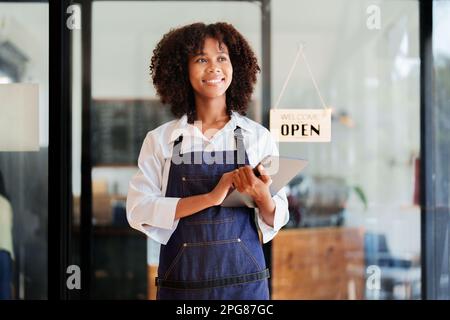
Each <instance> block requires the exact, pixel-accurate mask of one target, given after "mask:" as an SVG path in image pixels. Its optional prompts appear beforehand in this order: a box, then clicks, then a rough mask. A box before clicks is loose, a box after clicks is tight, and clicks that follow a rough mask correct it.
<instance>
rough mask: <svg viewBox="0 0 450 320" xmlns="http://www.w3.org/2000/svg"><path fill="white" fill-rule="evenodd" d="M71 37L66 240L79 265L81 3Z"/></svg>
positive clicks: (72, 260)
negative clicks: (69, 214) (68, 237)
mask: <svg viewBox="0 0 450 320" xmlns="http://www.w3.org/2000/svg"><path fill="white" fill-rule="evenodd" d="M71 18H72V20H71V21H72V23H73V25H72V26H73V27H72V28H71V37H72V39H71V41H72V66H71V68H72V113H71V115H72V194H73V211H72V212H73V215H72V217H71V218H72V232H71V236H72V237H71V243H70V246H71V247H70V250H71V252H70V256H69V259H70V263H69V264H70V265H76V266H80V264H81V261H80V255H81V253H80V219H81V203H80V196H81V148H82V143H81V126H82V121H81V119H82V101H81V98H82V95H81V86H82V82H81V78H82V75H81V71H82V65H81V64H82V58H81V55H82V53H81V50H82V37H81V6H80V5H72V6H71ZM69 294H70V298H71V299H77V298H79V294H80V290H69Z"/></svg>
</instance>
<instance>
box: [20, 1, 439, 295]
mask: <svg viewBox="0 0 450 320" xmlns="http://www.w3.org/2000/svg"><path fill="white" fill-rule="evenodd" d="M92 1H95V0H80V1H77V3H80V4H81V5H82V6H83V9H82V10H83V11H82V28H83V30H82V39H83V49H82V50H83V57H84V58H85V59H83V75H82V78H83V87H82V94H83V100H82V101H83V134H82V135H83V138H82V143H83V147H82V148H83V149H82V175H83V176H82V200H81V211H82V213H81V219H82V220H81V221H82V224H85V226H84V227H83V226H82V230H81V237H82V244H81V247H82V251H83V252H90V251H91V240H90V239H91V237H92V225H91V215H92V213H91V207H92V195H91V163H90V150H89V148H90V144H89V141H88V140H86V139H89V136H90V128H89V123H90V116H89V106H90V96H91V95H90V90H91V89H90V74H91V73H90V71H91V70H90V69H91V66H90V48H91V44H90V39H91V38H90V36H91V34H90V19H91V10H90V8H91V4H92ZM97 1H101V0H97ZM147 1H153V0H147ZM197 1H200V0H197ZM222 1H227V0H222ZM17 2H47V1H17ZM260 3H261V4H262V5H261V8H262V34H265V36H266V37H263V42H262V43H263V46H262V50H263V57H262V58H263V59H262V68H263V70H264V71H265V72H264V73H263V79H262V82H263V125H265V126H268V117H269V112H268V111H269V109H270V47H271V45H270V44H271V43H270V40H271V39H270V36H271V32H270V0H260ZM70 4H73V2H72V1H69V0H50V1H49V12H50V30H49V32H50V33H49V35H50V61H51V63H50V72H49V75H50V89H49V90H50V95H49V98H50V109H49V110H50V111H49V112H50V115H49V117H50V123H49V130H50V133H49V212H48V231H49V234H48V244H49V247H48V248H49V258H48V280H49V286H48V297H49V299H67V298H68V294H67V288H66V268H67V266H68V264H69V260H70V256H69V252H70V251H69V250H70V235H71V213H72V185H71V174H72V173H71V149H72V143H71V108H70V106H71V104H70V103H71V70H70V67H71V45H70V37H71V35H70V31H69V30H68V28H67V27H66V25H65V22H66V15H67V14H66V11H65V10H66V8H67V6H68V5H70ZM432 6H433V3H432V2H431V1H427V0H419V20H420V26H419V29H420V30H419V32H420V58H421V67H420V68H421V75H420V94H421V101H420V115H421V119H420V130H421V141H420V158H421V166H420V169H421V179H420V190H421V204H422V205H421V231H422V233H421V234H422V236H421V256H422V281H421V282H422V298H423V299H436V298H438V293H437V289H438V288H439V279H440V274H439V273H438V272H437V271H436V270H437V269H436V264H437V263H439V261H440V260H439V261H438V257H436V255H435V254H434V251H433V248H434V246H435V245H436V240H435V238H434V226H435V224H436V223H437V222H438V220H437V219H438V217H437V215H436V212H435V210H434V208H435V202H434V195H433V182H432V179H433V178H432V177H433V175H434V174H435V173H436V168H435V166H434V153H433V152H434V151H433V148H434V146H435V139H434V130H435V126H436V125H435V120H434V117H433V116H434V105H433V91H432V90H433V87H432V84H433V51H432V35H433V33H432V30H433V25H432V22H433V7H432ZM86 57H89V58H88V59H87V61H86ZM264 88H267V89H266V90H264ZM61 106H64V107H61ZM85 126H86V127H85ZM85 130H86V131H85ZM269 251H270V250H269ZM447 258H448V257H447ZM81 267H82V268H81V270H90V255H89V254H87V255H86V254H84V255H83V256H82V262H81ZM82 279H84V280H83V281H82V290H83V294H82V297H83V298H89V286H90V281H89V280H90V279H89V277H85V276H83V277H82Z"/></svg>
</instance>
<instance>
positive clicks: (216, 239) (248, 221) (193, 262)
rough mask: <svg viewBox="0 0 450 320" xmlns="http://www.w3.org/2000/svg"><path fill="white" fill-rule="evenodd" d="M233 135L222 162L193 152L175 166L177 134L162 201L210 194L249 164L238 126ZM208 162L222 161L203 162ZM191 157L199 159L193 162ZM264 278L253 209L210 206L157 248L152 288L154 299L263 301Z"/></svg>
mask: <svg viewBox="0 0 450 320" xmlns="http://www.w3.org/2000/svg"><path fill="white" fill-rule="evenodd" d="M234 137H235V141H236V149H237V150H233V151H220V152H221V153H222V158H218V157H217V156H218V155H216V154H214V152H206V151H195V152H190V153H188V154H183V155H182V157H183V159H190V160H191V161H184V162H182V163H181V164H174V155H176V153H178V155H179V156H181V151H180V150H181V141H182V139H183V136H180V137H179V138H178V139H177V140H176V141H175V142H174V147H173V153H172V160H171V161H172V162H171V165H170V171H169V178H168V184H167V190H166V197H181V198H184V197H189V196H194V195H198V194H204V193H207V192H210V191H211V190H212V189H214V187H215V186H216V185H217V183H218V182H219V180H220V178H221V176H222V175H223V174H224V173H226V172H229V171H232V170H235V169H236V168H238V167H239V166H241V165H243V164H248V163H249V162H248V157H247V153H246V152H245V147H244V143H243V136H242V132H241V129H240V128H239V127H237V128H236V129H235V131H234ZM208 157H209V158H208ZM207 158H208V159H214V158H215V159H223V161H217V162H220V163H222V164H216V163H215V162H214V163H212V164H207V163H205V161H204V159H207ZM194 159H197V160H198V159H202V160H201V161H200V162H201V163H197V164H196V163H194ZM226 159H232V161H226ZM186 162H187V163H186ZM197 162H199V161H197ZM207 162H208V163H211V161H207ZM267 278H269V270H268V269H267V268H266V264H265V260H264V255H263V251H262V246H261V243H260V240H259V237H258V232H257V228H256V224H255V211H254V209H252V208H247V207H234V208H225V207H221V206H214V207H210V208H207V209H204V210H202V211H199V212H197V213H195V214H193V215H190V216H188V217H184V218H181V219H180V221H179V223H178V226H177V228H176V229H175V231H174V233H173V234H172V236H171V238H170V239H169V241H168V243H167V244H166V245H161V251H160V257H159V267H158V277H157V278H156V279H155V284H156V286H157V299H158V300H163V299H171V300H175V299H182V300H189V299H197V300H210V299H212V300H230V299H231V300H241V299H242V300H255V299H258V300H268V299H269V289H268V281H267Z"/></svg>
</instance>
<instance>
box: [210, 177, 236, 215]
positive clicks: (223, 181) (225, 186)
mask: <svg viewBox="0 0 450 320" xmlns="http://www.w3.org/2000/svg"><path fill="white" fill-rule="evenodd" d="M232 183H233V171H231V172H227V173H224V174H223V175H222V177H221V178H220V180H219V183H217V185H216V186H215V188H214V189H213V190H212V191H211V192H209V197H210V199H211V202H212V205H213V206H218V205H221V204H222V202H223V200H225V198H226V196H227V195H228V192H229V191H230V189H231V188H232Z"/></svg>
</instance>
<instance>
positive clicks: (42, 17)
mask: <svg viewBox="0 0 450 320" xmlns="http://www.w3.org/2000/svg"><path fill="white" fill-rule="evenodd" d="M48 21H49V17H48V4H46V3H38V4H32V3H4V2H3V3H0V136H1V139H0V299H46V298H47V217H48V216H47V213H48V204H47V195H48V56H49V53H48V26H49V23H48ZM30 88H31V91H30ZM33 88H34V89H33ZM33 90H36V91H35V92H33ZM11 124H12V125H13V126H14V127H11ZM7 128H10V130H8V129H7ZM30 133H31V137H32V139H31V140H33V141H31V144H28V142H30V141H28V140H30V139H29V134H30ZM27 139H28V140H27Z"/></svg>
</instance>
